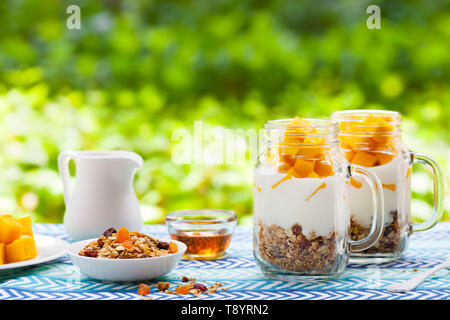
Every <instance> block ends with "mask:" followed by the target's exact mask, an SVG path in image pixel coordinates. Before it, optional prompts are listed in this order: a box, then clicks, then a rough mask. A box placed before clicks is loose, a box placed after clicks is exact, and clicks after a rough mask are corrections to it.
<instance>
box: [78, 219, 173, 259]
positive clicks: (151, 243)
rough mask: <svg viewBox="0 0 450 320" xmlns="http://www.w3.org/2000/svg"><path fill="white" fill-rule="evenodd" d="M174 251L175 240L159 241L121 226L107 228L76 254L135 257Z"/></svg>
mask: <svg viewBox="0 0 450 320" xmlns="http://www.w3.org/2000/svg"><path fill="white" fill-rule="evenodd" d="M176 252H177V245H176V244H175V242H166V241H161V240H159V239H157V238H155V237H152V236H150V235H147V234H144V233H141V232H138V231H128V230H127V229H126V228H125V227H122V228H120V229H119V230H118V231H116V229H114V228H109V229H108V230H106V231H105V232H104V233H103V234H102V235H101V236H100V238H98V239H96V240H93V241H91V242H89V243H88V245H86V246H85V247H84V248H83V249H82V250H80V252H79V253H78V254H79V255H80V256H85V257H92V258H106V259H136V258H152V257H161V256H167V255H169V254H173V253H176Z"/></svg>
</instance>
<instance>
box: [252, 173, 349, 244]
mask: <svg viewBox="0 0 450 320" xmlns="http://www.w3.org/2000/svg"><path fill="white" fill-rule="evenodd" d="M285 176H286V174H280V173H273V172H272V173H267V174H265V173H264V172H263V170H260V169H256V171H255V181H254V182H255V187H254V197H253V208H254V211H253V214H254V219H256V220H257V221H258V219H260V220H261V222H262V223H263V224H266V225H272V224H275V225H278V226H280V227H282V228H285V229H289V228H291V227H292V226H293V225H295V224H299V225H301V226H302V233H303V234H304V235H305V236H307V237H308V236H310V235H311V234H312V233H314V234H315V235H317V236H329V235H330V234H331V233H332V232H335V231H337V232H344V231H345V230H346V226H347V225H348V221H349V220H348V219H349V216H348V209H346V208H347V205H348V204H345V205H344V203H345V200H343V199H345V197H344V195H345V194H346V191H345V190H346V189H347V185H346V184H345V181H344V179H343V178H339V177H335V176H330V177H326V178H321V179H318V178H317V179H316V178H303V179H298V178H294V177H292V178H291V179H289V180H286V181H283V182H281V183H280V184H279V185H278V186H277V187H275V188H272V186H273V185H275V184H276V183H277V182H278V181H280V180H281V179H283V178H284V177H285ZM323 183H326V186H325V187H324V188H322V189H320V190H318V191H317V192H316V193H315V194H314V195H313V196H311V195H312V194H313V193H314V192H315V191H316V190H317V189H318V188H319V187H320V186H321V185H322V184H323ZM310 196H311V197H310ZM309 197H310V199H309V200H308V198H309Z"/></svg>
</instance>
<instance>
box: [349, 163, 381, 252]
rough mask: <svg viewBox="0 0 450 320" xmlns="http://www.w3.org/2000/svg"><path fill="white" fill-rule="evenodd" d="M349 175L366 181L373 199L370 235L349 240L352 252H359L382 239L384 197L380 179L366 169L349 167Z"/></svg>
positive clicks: (355, 166) (354, 166)
mask: <svg viewBox="0 0 450 320" xmlns="http://www.w3.org/2000/svg"><path fill="white" fill-rule="evenodd" d="M348 168H349V173H350V177H351V176H360V177H362V178H363V179H365V180H366V181H367V183H368V185H369V187H370V190H372V199H373V210H374V214H373V219H372V228H371V229H370V232H369V234H368V235H367V236H366V237H364V238H363V239H360V240H352V239H349V240H348V241H349V243H350V251H351V252H359V251H363V250H366V249H368V248H370V247H371V246H372V245H374V244H375V242H377V241H378V239H379V238H380V236H381V234H382V232H383V227H384V196H383V188H382V185H381V182H380V179H378V177H377V176H376V175H375V174H374V173H372V172H370V171H369V170H367V169H365V168H364V167H361V166H357V165H349V167H348Z"/></svg>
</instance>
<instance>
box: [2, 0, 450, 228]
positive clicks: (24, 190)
mask: <svg viewBox="0 0 450 320" xmlns="http://www.w3.org/2000/svg"><path fill="white" fill-rule="evenodd" d="M71 4H77V5H79V6H80V8H81V30H68V28H67V27H66V19H67V18H68V16H69V14H67V13H66V9H67V7H68V6H69V5H71ZM370 4H378V5H379V6H380V7H381V17H382V20H381V30H369V29H368V28H367V27H366V19H367V18H368V16H369V14H367V13H366V8H367V6H368V5H370ZM0 21H1V28H0V210H1V211H10V212H15V213H17V214H18V215H25V214H32V215H33V217H34V219H35V221H41V222H44V221H45V222H61V221H62V218H63V214H64V201H63V195H62V183H61V181H60V178H59V174H58V172H57V164H56V159H57V156H58V154H59V152H61V151H62V150H68V149H126V150H132V151H135V152H137V153H139V154H140V155H142V157H143V158H144V159H145V165H144V167H143V168H142V169H141V170H139V171H138V173H137V176H136V180H135V189H136V192H137V194H138V197H139V200H140V202H141V205H142V211H143V214H144V217H145V220H146V221H147V222H152V223H155V222H162V221H163V219H164V216H165V214H166V213H167V212H169V211H172V210H175V209H182V208H203V207H209V208H223V209H234V210H236V212H237V213H238V215H239V217H240V223H242V224H248V223H249V222H250V219H251V218H250V217H251V212H252V169H253V168H252V165H251V164H242V165H210V166H203V165H176V164H174V163H173V162H171V150H172V149H173V147H174V145H175V144H176V143H175V142H174V141H171V135H172V132H173V131H174V130H175V129H177V128H186V129H188V130H193V124H194V121H195V120H202V121H204V122H205V123H207V124H209V125H211V126H214V125H221V126H224V127H227V128H243V129H249V128H255V129H259V128H261V127H262V126H263V124H264V122H265V121H267V120H270V119H277V118H288V117H293V116H295V115H299V116H301V117H321V118H326V117H329V116H330V114H331V113H332V112H333V111H335V110H343V109H356V108H382V109H392V110H398V111H400V112H401V113H402V114H403V115H404V122H403V137H404V140H405V141H406V142H407V144H408V145H409V147H410V148H411V149H413V150H417V151H421V152H423V153H428V154H430V155H431V156H433V157H435V158H436V159H437V160H438V162H439V163H440V165H441V166H442V169H443V171H444V174H445V175H446V187H447V190H449V188H448V187H449V156H450V147H449V144H450V134H449V133H450V129H449V124H450V121H449V120H450V119H449V118H450V86H449V80H450V54H449V52H450V2H449V1H447V0H430V1H425V0H423V1H418V0H416V1H400V0H390V1H349V0H347V1H334V0H322V1H314V0H307V1H299V0H285V1H277V0H253V1H241V0H214V1H211V0H195V1H194V0H192V1H189V0H184V1H181V0H180V1H169V0H165V1H162V0H158V1H157V0H153V1H147V0H133V1H123V0H98V1H87V0H84V1H82V0H79V1H61V0H46V1H35V0H3V1H1V2H0ZM415 172H416V174H414V176H413V197H414V200H413V206H412V212H413V219H414V220H415V221H419V220H423V219H425V218H426V217H427V215H428V213H429V212H430V211H431V204H432V200H433V197H432V193H431V189H432V182H431V180H430V176H429V174H428V173H427V171H424V170H422V169H421V168H419V167H417V168H416V167H415ZM449 199H450V198H449V193H448V191H447V194H446V204H445V207H446V212H445V215H444V219H447V220H449V219H450V216H449V207H450V200H449Z"/></svg>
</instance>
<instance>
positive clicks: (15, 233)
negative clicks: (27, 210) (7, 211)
mask: <svg viewBox="0 0 450 320" xmlns="http://www.w3.org/2000/svg"><path fill="white" fill-rule="evenodd" d="M23 230H24V226H23V225H22V224H21V223H20V222H18V221H17V220H16V219H14V218H13V217H12V216H11V215H2V216H0V243H6V244H8V243H11V242H13V241H14V240H15V239H17V238H19V237H20V236H21V235H22V233H23Z"/></svg>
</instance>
